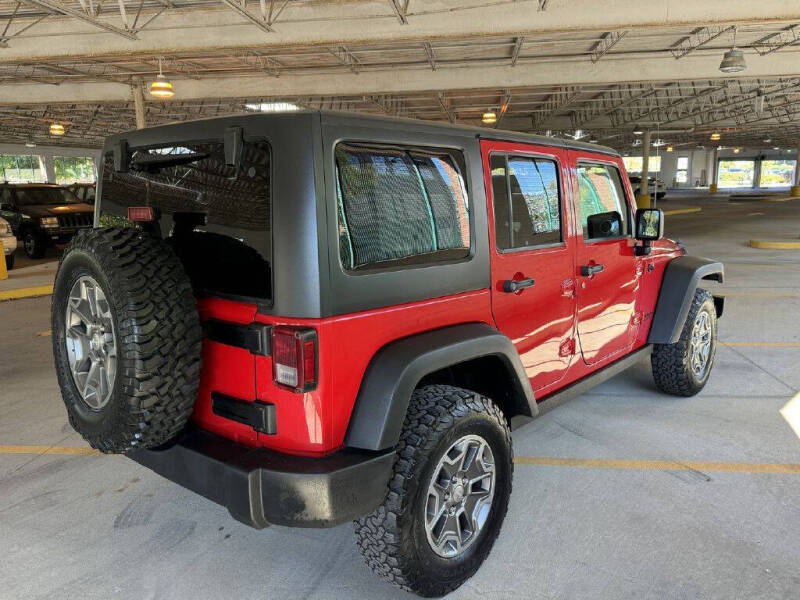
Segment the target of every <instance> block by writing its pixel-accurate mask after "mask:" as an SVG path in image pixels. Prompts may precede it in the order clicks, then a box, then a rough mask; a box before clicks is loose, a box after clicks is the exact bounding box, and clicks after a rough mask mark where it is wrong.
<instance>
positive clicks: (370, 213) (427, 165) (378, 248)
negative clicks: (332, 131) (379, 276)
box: [335, 143, 470, 270]
mask: <svg viewBox="0 0 800 600" xmlns="http://www.w3.org/2000/svg"><path fill="white" fill-rule="evenodd" d="M335 158H336V171H337V179H336V192H337V204H338V211H337V212H338V219H339V253H340V256H341V260H342V265H344V267H345V269H347V270H358V269H363V268H381V267H393V266H410V265H414V264H427V263H432V262H437V261H443V260H454V259H460V258H465V257H467V256H469V250H470V223H469V204H468V201H467V192H466V188H465V186H464V180H463V178H462V176H461V172H460V171H459V168H458V167H457V160H456V159H457V158H460V160H459V162H461V160H463V158H461V157H460V156H459V155H457V154H456V153H450V152H441V151H434V150H430V151H429V150H425V149H419V148H402V147H397V146H391V147H389V146H374V145H369V146H367V145H358V144H350V143H342V144H339V145H337V146H336V151H335Z"/></svg>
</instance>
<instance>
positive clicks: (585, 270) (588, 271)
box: [581, 265, 605, 277]
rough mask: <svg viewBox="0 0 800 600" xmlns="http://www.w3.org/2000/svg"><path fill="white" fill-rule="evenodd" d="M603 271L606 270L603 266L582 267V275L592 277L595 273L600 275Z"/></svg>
mask: <svg viewBox="0 0 800 600" xmlns="http://www.w3.org/2000/svg"><path fill="white" fill-rule="evenodd" d="M603 269H605V267H604V266H603V265H583V266H581V275H583V276H584V277H591V276H592V275H594V274H595V273H600V272H601V271H602V270H603Z"/></svg>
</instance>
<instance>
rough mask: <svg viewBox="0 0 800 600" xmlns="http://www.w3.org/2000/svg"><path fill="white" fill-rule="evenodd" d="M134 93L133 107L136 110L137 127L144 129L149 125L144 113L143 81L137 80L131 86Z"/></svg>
mask: <svg viewBox="0 0 800 600" xmlns="http://www.w3.org/2000/svg"><path fill="white" fill-rule="evenodd" d="M131 92H132V93H133V108H134V110H135V111H136V129H144V128H145V127H147V121H146V120H145V113H144V92H142V83H141V82H136V83H135V84H134V85H132V86H131Z"/></svg>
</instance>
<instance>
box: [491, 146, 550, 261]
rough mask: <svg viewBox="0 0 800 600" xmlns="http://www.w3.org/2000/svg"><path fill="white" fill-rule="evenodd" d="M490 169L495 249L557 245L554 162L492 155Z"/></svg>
mask: <svg viewBox="0 0 800 600" xmlns="http://www.w3.org/2000/svg"><path fill="white" fill-rule="evenodd" d="M490 167H491V173H492V199H493V204H494V222H495V223H494V227H495V239H496V244H497V248H498V250H511V249H518V248H529V247H533V246H543V245H548V244H556V243H558V242H560V241H561V239H562V238H561V201H560V191H559V185H558V165H557V164H556V163H555V161H552V160H548V159H544V158H532V157H523V156H506V155H503V154H492V155H491V158H490Z"/></svg>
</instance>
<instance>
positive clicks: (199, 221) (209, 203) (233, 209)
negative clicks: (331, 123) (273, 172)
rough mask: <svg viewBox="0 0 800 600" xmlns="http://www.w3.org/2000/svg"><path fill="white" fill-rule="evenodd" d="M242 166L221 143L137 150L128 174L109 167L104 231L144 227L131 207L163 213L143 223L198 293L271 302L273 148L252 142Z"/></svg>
mask: <svg viewBox="0 0 800 600" xmlns="http://www.w3.org/2000/svg"><path fill="white" fill-rule="evenodd" d="M242 156H243V160H242V161H241V165H240V166H239V167H233V166H229V165H227V164H226V162H225V148H224V144H223V143H222V141H218V142H217V141H214V142H200V143H183V144H170V145H163V146H155V147H148V148H139V149H135V150H133V152H132V155H131V160H130V166H129V168H128V170H127V172H116V171H115V170H114V155H113V152H109V153H107V154H106V156H105V159H104V165H103V187H102V198H101V214H100V225H101V226H129V227H130V226H140V225H138V224H135V223H131V222H129V221H128V220H127V209H128V207H130V206H152V207H154V208H156V209H157V210H156V216H157V223H156V224H155V225H142V226H143V227H147V228H150V229H152V230H153V232H154V233H156V234H157V235H160V236H161V237H162V238H164V239H166V240H167V241H168V242H169V243H170V244H172V246H173V247H174V248H175V251H176V253H177V254H178V256H179V257H180V258H181V260H182V262H183V264H184V267H185V268H186V270H187V272H188V273H189V276H190V278H191V279H192V283H193V285H194V287H195V290H196V291H197V292H200V293H204V292H205V293H217V294H224V295H233V296H244V297H253V298H258V299H261V298H271V268H270V260H271V250H272V244H271V232H270V205H271V198H270V163H271V155H270V147H269V144H268V143H267V142H266V141H248V142H246V143H245V146H244V150H243V155H242Z"/></svg>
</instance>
